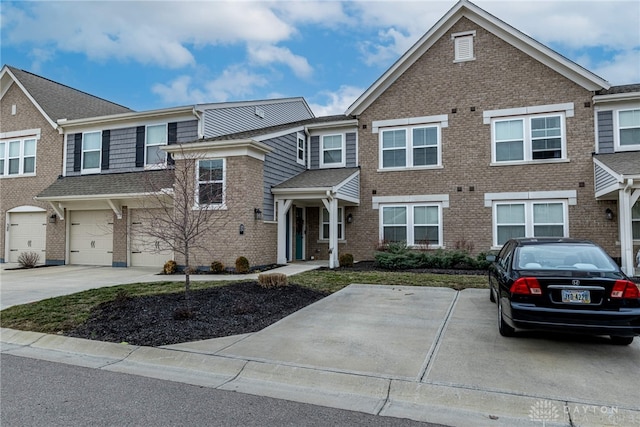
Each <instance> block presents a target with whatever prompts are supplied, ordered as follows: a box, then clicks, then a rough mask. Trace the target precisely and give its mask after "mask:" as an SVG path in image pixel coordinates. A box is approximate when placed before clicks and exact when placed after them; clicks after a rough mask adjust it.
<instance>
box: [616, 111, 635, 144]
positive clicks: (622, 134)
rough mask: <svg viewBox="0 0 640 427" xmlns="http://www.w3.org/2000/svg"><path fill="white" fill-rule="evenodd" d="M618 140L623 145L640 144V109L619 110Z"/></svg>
mask: <svg viewBox="0 0 640 427" xmlns="http://www.w3.org/2000/svg"><path fill="white" fill-rule="evenodd" d="M618 140H619V145H620V146H621V147H628V146H633V145H640V109H635V110H620V111H618Z"/></svg>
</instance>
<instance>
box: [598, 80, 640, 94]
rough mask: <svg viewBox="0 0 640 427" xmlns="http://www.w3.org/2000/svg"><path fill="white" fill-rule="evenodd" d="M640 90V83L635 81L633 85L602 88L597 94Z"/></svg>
mask: <svg viewBox="0 0 640 427" xmlns="http://www.w3.org/2000/svg"><path fill="white" fill-rule="evenodd" d="M631 92H640V83H634V84H631V85H622V86H611V87H610V88H609V89H602V90H599V91H598V92H597V95H613V94H616V93H631Z"/></svg>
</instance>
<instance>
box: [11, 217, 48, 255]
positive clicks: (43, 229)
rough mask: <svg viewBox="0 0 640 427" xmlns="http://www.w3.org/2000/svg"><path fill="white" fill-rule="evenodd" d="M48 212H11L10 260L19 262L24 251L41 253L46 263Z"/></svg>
mask: <svg viewBox="0 0 640 427" xmlns="http://www.w3.org/2000/svg"><path fill="white" fill-rule="evenodd" d="M46 236H47V213H46V212H14V213H10V214H9V262H18V257H19V256H20V254H21V253H23V252H35V253H37V254H38V255H40V261H39V264H44V262H45V258H46V252H45V249H46V242H47V238H46Z"/></svg>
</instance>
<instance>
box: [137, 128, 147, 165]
mask: <svg viewBox="0 0 640 427" xmlns="http://www.w3.org/2000/svg"><path fill="white" fill-rule="evenodd" d="M144 133H145V127H144V126H138V128H137V129H136V167H137V168H141V167H143V166H144Z"/></svg>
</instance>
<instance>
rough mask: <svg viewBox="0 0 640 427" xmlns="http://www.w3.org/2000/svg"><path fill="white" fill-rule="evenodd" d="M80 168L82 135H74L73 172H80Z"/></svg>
mask: <svg viewBox="0 0 640 427" xmlns="http://www.w3.org/2000/svg"><path fill="white" fill-rule="evenodd" d="M81 168H82V134H81V133H76V134H75V135H74V140H73V171H74V172H80V169H81Z"/></svg>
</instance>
